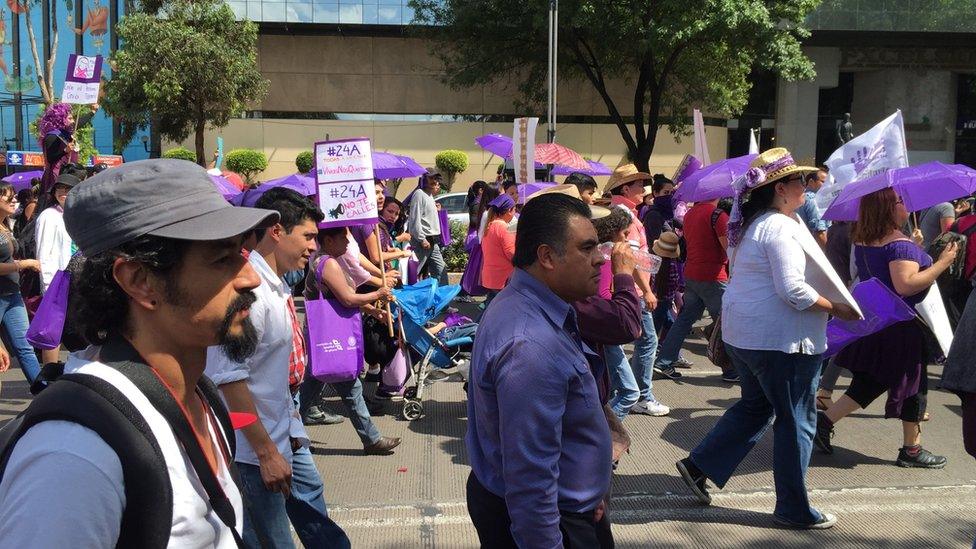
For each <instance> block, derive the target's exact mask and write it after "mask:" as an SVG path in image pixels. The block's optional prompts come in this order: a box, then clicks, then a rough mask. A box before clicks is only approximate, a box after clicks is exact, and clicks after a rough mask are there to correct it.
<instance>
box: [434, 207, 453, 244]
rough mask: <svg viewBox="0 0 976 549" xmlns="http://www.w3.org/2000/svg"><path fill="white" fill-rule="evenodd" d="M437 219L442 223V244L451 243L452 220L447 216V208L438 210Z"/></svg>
mask: <svg viewBox="0 0 976 549" xmlns="http://www.w3.org/2000/svg"><path fill="white" fill-rule="evenodd" d="M437 220H438V221H440V223H441V245H442V246H450V245H451V221H450V220H449V219H448V217H447V210H437Z"/></svg>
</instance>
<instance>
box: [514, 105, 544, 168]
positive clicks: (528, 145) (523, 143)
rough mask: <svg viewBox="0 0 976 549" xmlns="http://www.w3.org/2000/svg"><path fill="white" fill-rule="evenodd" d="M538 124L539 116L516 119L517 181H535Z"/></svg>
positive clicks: (515, 151) (515, 161) (515, 155)
mask: <svg viewBox="0 0 976 549" xmlns="http://www.w3.org/2000/svg"><path fill="white" fill-rule="evenodd" d="M538 125H539V118H538V117H531V118H516V119H515V123H514V131H513V133H512V164H513V165H514V166H515V182H516V183H519V184H522V183H535V129H536V127H537V126H538Z"/></svg>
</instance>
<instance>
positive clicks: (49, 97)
mask: <svg viewBox="0 0 976 549" xmlns="http://www.w3.org/2000/svg"><path fill="white" fill-rule="evenodd" d="M30 4H31V3H30V2H29V1H28V2H24V4H23V6H24V20H25V21H26V23H27V25H26V27H27V38H28V40H29V41H30V51H31V56H32V57H33V58H34V71H35V74H34V76H35V77H36V78H37V85H38V87H39V88H41V98H43V99H44V105H45V106H48V107H50V106H51V105H52V104H53V103H54V95H53V93H52V91H53V90H51V89H50V88H49V87H48V85H47V79H46V78H45V75H44V73H45V72H46V71H45V70H44V66H43V65H41V58H40V56H39V55H37V38H36V37H35V36H34V26H33V25H31V11H30ZM18 17H19V16H18ZM51 55H52V57H53V55H54V54H51Z"/></svg>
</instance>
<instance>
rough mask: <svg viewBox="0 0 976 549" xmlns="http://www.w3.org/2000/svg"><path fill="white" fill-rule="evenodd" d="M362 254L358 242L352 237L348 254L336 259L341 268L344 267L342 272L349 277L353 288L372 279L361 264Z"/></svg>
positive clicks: (347, 249)
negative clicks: (360, 256) (360, 257)
mask: <svg viewBox="0 0 976 549" xmlns="http://www.w3.org/2000/svg"><path fill="white" fill-rule="evenodd" d="M360 253H361V252H360V250H359V244H356V241H355V240H353V238H352V236H350V237H349V244H348V245H347V246H346V253H344V254H342V255H340V256H339V257H337V258H335V260H336V261H338V262H339V266H340V267H342V271H343V272H344V273H346V275H347V276H348V277H349V280H350V281H351V282H352V287H353V288H358V287H360V286H362V285H363V284H364V283H365V282H366V281H368V280H369V279H370V278H371V276H370V274H369V271H367V270H366V269H364V268H363V266H362V265H361V264H360V263H359V255H360Z"/></svg>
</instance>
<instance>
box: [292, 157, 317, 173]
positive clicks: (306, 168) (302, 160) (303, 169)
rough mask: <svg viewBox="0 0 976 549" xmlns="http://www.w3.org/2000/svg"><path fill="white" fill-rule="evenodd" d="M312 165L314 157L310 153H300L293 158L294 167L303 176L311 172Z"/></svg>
mask: <svg viewBox="0 0 976 549" xmlns="http://www.w3.org/2000/svg"><path fill="white" fill-rule="evenodd" d="M314 163H315V157H314V156H313V155H312V151H302V152H300V153H298V156H296V157H295V167H296V168H298V173H302V174H305V173H308V172H310V171H312V165H313V164H314Z"/></svg>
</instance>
